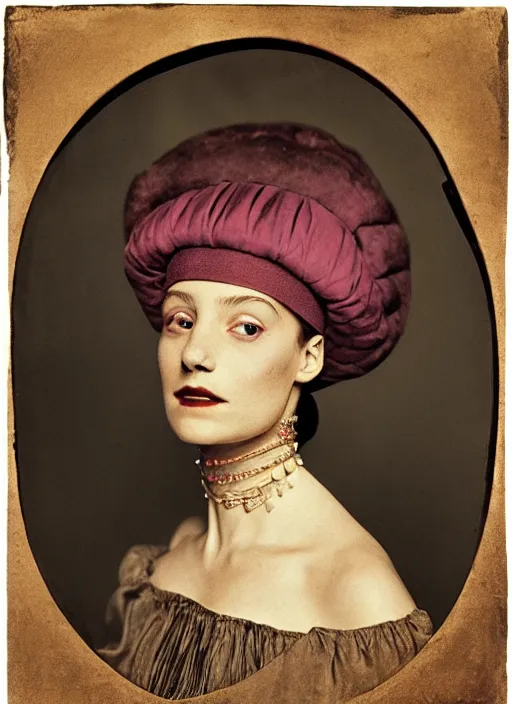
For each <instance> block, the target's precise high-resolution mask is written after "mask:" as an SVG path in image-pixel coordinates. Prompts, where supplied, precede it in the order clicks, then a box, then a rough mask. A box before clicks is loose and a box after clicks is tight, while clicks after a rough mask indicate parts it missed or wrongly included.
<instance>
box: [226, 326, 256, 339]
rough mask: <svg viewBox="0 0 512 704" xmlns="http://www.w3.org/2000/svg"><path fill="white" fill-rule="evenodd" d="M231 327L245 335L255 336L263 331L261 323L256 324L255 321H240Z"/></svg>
mask: <svg viewBox="0 0 512 704" xmlns="http://www.w3.org/2000/svg"><path fill="white" fill-rule="evenodd" d="M231 329H232V330H235V331H239V332H240V334H241V335H243V336H244V337H254V336H255V335H257V334H258V333H259V332H260V331H261V328H260V327H259V325H255V324H254V323H239V324H238V325H236V326H235V327H234V328H231Z"/></svg>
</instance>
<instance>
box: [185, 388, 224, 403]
mask: <svg viewBox="0 0 512 704" xmlns="http://www.w3.org/2000/svg"><path fill="white" fill-rule="evenodd" d="M174 395H175V396H176V398H177V399H178V401H179V402H180V404H181V405H182V406H194V407H201V406H216V405H217V404H219V403H225V401H224V399H222V398H220V397H219V396H216V395H215V394H214V393H213V392H212V391H209V390H208V389H205V388H204V387H202V386H198V387H196V388H194V387H192V386H184V387H183V388H181V389H179V390H178V391H176V393H175V394H174Z"/></svg>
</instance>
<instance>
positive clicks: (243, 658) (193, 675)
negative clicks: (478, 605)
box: [98, 545, 433, 704]
mask: <svg viewBox="0 0 512 704" xmlns="http://www.w3.org/2000/svg"><path fill="white" fill-rule="evenodd" d="M167 550H168V547H167V546H155V545H139V546H134V547H132V548H131V549H130V550H129V551H128V552H127V554H126V555H125V557H124V559H123V561H122V563H121V566H120V570H119V582H120V584H119V587H118V588H117V589H116V591H115V592H114V594H113V595H112V598H111V599H110V602H109V605H108V609H107V622H108V626H109V629H110V631H111V633H112V640H111V642H110V643H109V644H108V645H107V646H106V647H105V648H102V649H100V650H98V654H99V655H100V656H101V657H102V658H103V659H104V660H105V661H106V662H107V663H109V664H110V665H111V666H112V667H113V668H114V669H116V670H117V671H118V672H119V673H120V674H122V675H124V676H125V677H127V678H128V679H129V680H131V681H132V682H133V683H134V684H136V685H138V686H139V687H141V688H143V689H145V690H147V691H149V692H151V693H153V694H156V695H158V696H160V697H163V698H166V699H173V700H177V699H187V698H193V697H200V698H202V695H207V694H208V693H211V692H218V691H219V690H222V691H225V692H226V693H227V692H231V690H233V691H234V690H235V689H236V688H237V686H238V687H241V686H242V685H243V684H244V682H245V683H246V686H245V688H244V696H242V697H241V698H240V699H238V698H237V697H235V698H234V699H232V698H231V697H230V698H229V701H235V700H236V701H238V700H240V701H244V702H245V701H247V702H253V701H254V702H255V703H256V702H259V704H261V702H263V701H264V702H266V701H279V702H285V701H286V702H288V701H289V702H294V703H296V702H297V701H299V700H300V701H301V702H309V701H311V702H315V704H322V703H323V702H325V703H326V704H327V702H329V704H331V702H343V701H347V700H349V699H351V698H353V697H355V696H357V695H358V694H361V693H363V692H366V691H368V690H370V689H373V688H374V687H376V686H377V685H378V684H380V683H382V682H383V681H385V680H386V679H388V678H389V677H391V676H392V675H393V674H394V673H396V672H398V670H400V669H401V668H402V667H403V666H404V665H406V664H407V663H408V662H409V661H410V660H412V658H413V657H414V656H415V655H416V654H417V653H418V652H419V651H420V650H421V648H423V646H424V645H425V644H426V643H427V641H428V640H429V638H430V637H431V635H432V630H433V629H432V622H431V620H430V617H429V616H428V614H427V613H426V612H425V611H423V610H421V609H414V610H413V611H412V612H411V613H410V614H408V615H407V616H405V617H403V618H401V619H398V620H396V621H387V622H385V623H379V624H377V625H374V626H369V627H365V628H358V629H355V630H334V629H330V628H323V627H316V628H312V629H311V630H310V631H309V632H308V633H301V632H294V631H283V630H280V629H277V628H273V627H271V626H267V625H265V624H261V623H255V622H252V621H248V620H245V619H242V618H237V617H233V616H227V615H224V614H219V613H216V612H214V611H211V610H210V609H207V608H206V607H204V606H202V605H201V604H199V603H198V602H196V601H194V600H193V599H190V598H188V597H186V596H183V595H181V594H177V593H174V592H168V591H164V590H162V589H159V588H158V587H156V586H155V585H153V584H152V583H151V581H150V576H151V574H152V571H153V565H154V563H155V561H156V560H157V559H158V557H160V556H161V555H163V554H164V553H165V552H166V551H167ZM262 687H265V688H266V689H267V690H268V691H267V692H266V693H264V692H262V691H261V688H262ZM206 699H208V697H207V698H206ZM215 699H216V698H215ZM205 701H206V700H205ZM219 701H220V700H219ZM225 701H228V699H226V700H225Z"/></svg>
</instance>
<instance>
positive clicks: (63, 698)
mask: <svg viewBox="0 0 512 704" xmlns="http://www.w3.org/2000/svg"><path fill="white" fill-rule="evenodd" d="M165 20H167V22H166V21H165ZM505 23H506V11H505V9H503V8H446V9H443V8H370V9H368V8H332V7H303V6H299V7H293V8H290V7H286V6H284V7H283V6H281V7H278V6H257V7H256V6H238V7H237V6H200V5H174V6H163V5H160V6H147V7H144V6H101V7H98V6H96V7H95V6H91V7H85V6H84V7H74V8H52V7H48V8H27V7H17V8H11V9H9V10H8V14H7V38H6V51H7V79H8V87H7V102H6V115H7V132H8V137H9V146H10V155H11V168H10V183H9V196H10V208H9V224H10V232H9V244H10V256H9V280H10V290H11V292H12V278H13V271H14V263H15V259H16V251H17V247H18V244H19V241H20V236H21V231H22V226H23V223H24V220H25V216H26V214H27V211H28V207H29V205H30V202H31V200H32V197H33V195H34V193H35V190H36V188H37V185H38V183H39V181H40V179H41V177H42V175H43V172H44V170H45V168H46V166H47V165H48V163H49V161H50V160H51V158H52V157H53V155H54V154H55V153H56V151H57V149H58V148H59V146H60V145H61V144H62V142H63V140H64V139H65V138H66V136H67V135H68V134H69V132H70V131H71V129H72V128H73V127H74V126H75V124H76V123H77V122H78V121H79V120H80V118H81V117H82V115H83V114H84V113H85V112H86V111H87V110H88V109H89V108H90V107H91V106H93V105H94V104H95V103H96V102H97V101H98V99H99V98H101V96H103V95H104V94H105V93H106V92H107V91H109V90H110V89H112V88H113V87H115V86H116V85H118V84H119V83H121V82H122V81H123V80H124V79H126V78H127V77H128V76H131V75H133V74H134V73H136V72H137V71H139V70H140V69H142V68H143V67H145V66H148V65H149V64H152V63H154V62H155V61H158V60H159V59H162V58H164V57H167V56H171V55H174V54H178V53H180V52H183V51H184V50H186V49H190V48H192V47H194V46H200V45H205V44H211V43H216V42H221V41H227V40H232V39H239V38H247V37H251V38H258V37H259V38H268V37H269V36H271V37H273V38H275V39H284V40H288V41H295V42H299V43H301V44H304V45H310V46H313V47H316V48H317V49H319V50H321V51H325V52H328V53H329V54H331V55H333V57H339V58H341V59H343V60H345V61H348V62H350V63H351V64H353V65H354V66H355V67H356V68H360V69H361V70H363V71H364V72H366V73H367V74H369V75H370V76H372V77H373V78H375V79H376V80H377V81H379V82H380V83H381V84H383V85H384V86H386V87H387V89H388V90H389V91H390V92H391V93H392V94H393V95H394V96H396V97H397V98H398V99H399V100H400V101H401V102H402V104H404V105H405V106H407V108H408V109H409V110H410V111H411V112H412V113H413V114H414V115H415V117H416V119H417V121H418V122H419V123H420V124H421V125H422V127H423V128H424V130H426V131H427V132H428V134H429V136H430V138H431V139H432V140H433V142H434V143H435V145H436V147H437V149H438V151H439V152H440V153H441V155H442V158H443V160H444V163H445V165H446V167H447V169H448V171H449V173H450V174H451V177H452V179H453V182H454V183H455V184H456V187H457V189H458V191H459V193H460V196H461V199H462V202H463V204H464V207H465V209H466V212H467V215H468V218H469V220H470V223H471V224H472V226H473V227H474V230H475V233H476V236H477V239H478V243H479V246H480V249H481V252H482V256H483V259H484V262H485V265H486V267H487V271H488V275H489V284H490V290H491V294H492V298H493V303H494V309H495V310H494V312H495V320H496V332H497V353H498V358H499V359H498V399H497V401H498V418H497V441H496V454H495V466H494V477H493V486H492V492H491V496H490V502H489V508H488V514H487V520H486V524H485V528H484V531H483V535H482V538H481V541H480V545H479V548H478V552H477V555H476V558H475V561H474V563H473V567H472V569H471V572H470V575H469V577H468V579H467V581H466V584H465V585H464V588H463V590H462V593H461V594H460V596H459V598H458V600H457V603H456V605H455V607H454V608H453V610H452V612H451V613H450V615H449V616H448V618H447V619H446V621H445V622H444V624H443V625H442V626H441V628H440V629H439V630H438V631H437V633H436V634H435V635H434V637H433V638H432V640H431V641H430V642H429V643H428V644H427V646H426V647H425V648H424V649H423V651H422V652H421V653H420V654H419V655H418V656H417V657H416V658H415V659H414V660H413V661H412V662H411V663H410V664H409V665H407V666H406V667H405V668H404V669H403V670H402V671H401V672H399V673H398V674H396V675H395V676H394V677H392V678H391V679H390V680H388V681H386V682H384V683H383V684H382V685H380V686H379V687H378V688H377V689H375V690H373V691H371V692H368V693H366V694H364V695H361V696H360V697H358V698H357V699H355V700H352V701H357V702H362V703H366V702H367V703H368V704H372V703H375V704H377V703H378V702H391V701H392V702H393V704H400V703H401V702H403V703H404V704H405V702H407V704H410V703H411V702H413V701H418V702H420V701H424V695H423V693H424V692H428V693H429V695H430V696H435V697H436V701H437V702H439V704H441V702H446V703H447V704H448V702H450V703H451V702H453V701H455V700H457V701H464V700H466V701H484V700H485V701H493V702H497V701H500V702H501V701H505V643H506V636H505V633H506V622H505V604H506V584H505V539H504V531H505V527H504V444H503V429H504V427H503V407H504V388H503V378H504V377H503V366H504V239H505V218H506V188H507V134H506V130H507V94H506V51H507V49H506V42H507V35H506V26H505ZM468 36H470V37H472V39H471V43H470V44H469V45H468V42H467V39H466V37H468ZM50 37H51V41H49V38H50ZM397 47H398V50H397ZM63 56H69V57H72V58H71V60H70V61H63V60H62V57H63ZM112 56H115V57H116V60H115V61H112ZM41 115H44V116H46V117H44V118H41ZM496 164H497V165H498V166H497V167H496ZM9 411H10V421H9V429H10V439H11V442H10V443H9V444H10V449H9V508H8V511H9V575H8V587H9V639H8V643H9V646H8V647H9V661H10V662H9V669H10V673H9V674H10V692H9V696H10V701H11V702H14V703H17V702H20V703H21V702H23V704H25V703H26V702H32V701H35V700H36V697H37V701H38V702H44V703H45V704H46V702H48V704H50V703H51V704H64V702H65V703H66V704H74V703H75V702H76V704H78V703H82V702H83V701H84V699H87V700H91V701H92V700H94V699H98V700H101V701H105V702H109V704H110V703H112V704H117V703H118V702H119V704H120V703H121V702H123V704H125V703H126V704H143V703H145V702H147V704H151V702H156V701H162V702H163V701H167V700H164V699H161V698H160V697H157V696H155V695H152V694H149V693H148V692H145V691H143V690H141V689H139V688H138V687H136V686H135V685H133V684H131V683H130V682H129V681H128V680H126V679H124V678H123V677H121V676H120V675H118V674H117V673H116V672H115V671H114V670H112V669H111V668H110V667H109V666H108V665H106V664H105V663H103V662H102V661H101V660H100V659H99V658H98V657H97V656H96V655H95V654H94V653H93V652H92V651H91V650H90V649H89V648H88V647H87V646H86V644H85V643H84V642H83V641H82V639H81V638H80V636H79V635H78V634H77V633H76V632H75V631H74V629H73V628H72V626H71V625H70V624H69V623H68V622H67V620H66V619H65V617H64V616H63V615H62V614H61V612H60V611H59V609H58V607H57V605H56V604H55V602H54V601H53V599H52V597H51V596H50V594H49V592H48V590H47V587H46V586H45V584H44V582H43V580H42V577H41V576H40V574H39V572H38V570H37V567H36V564H35V561H34V559H33V557H32V554H31V551H30V548H29V545H28V542H27V538H26V534H25V528H24V524H23V518H22V515H21V509H20V502H19V498H18V494H17V479H16V467H15V458H14V450H13V447H12V445H13V443H12V440H13V410H12V398H11V399H10V402H9ZM492 450H493V448H491V452H492ZM42 645H44V647H41V646H42ZM461 653H465V655H466V657H465V658H464V659H463V658H462V657H461ZM57 662H58V663H59V665H58V667H57V666H56V663H57ZM471 662H478V663H479V671H478V673H476V672H474V671H473V670H472V669H471V670H470V668H471ZM41 673H45V676H44V678H41ZM271 675H272V668H265V669H264V670H262V671H260V672H258V673H256V674H255V675H253V676H252V677H251V678H249V679H250V680H251V683H250V684H249V685H248V686H249V687H251V685H252V684H253V682H254V684H256V682H257V683H258V688H261V690H262V691H265V689H266V687H267V686H269V685H270V679H269V676H270V677H271ZM247 682H248V680H245V681H242V682H240V683H239V684H238V685H235V686H233V687H231V688H229V701H230V702H233V704H238V702H240V704H241V703H242V702H244V701H246V694H247V689H248V687H247V685H246V683H247ZM413 693H414V694H413ZM225 697H226V694H225V690H224V691H222V690H220V691H218V692H213V693H211V694H209V695H205V696H203V697H197V698H195V699H194V701H198V702H199V701H200V702H205V704H220V702H226V698H225Z"/></svg>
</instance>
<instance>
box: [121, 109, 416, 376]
mask: <svg viewBox="0 0 512 704" xmlns="http://www.w3.org/2000/svg"><path fill="white" fill-rule="evenodd" d="M125 229H126V235H127V239H128V242H127V245H126V248H125V270H126V274H127V276H128V279H129V281H130V283H131V285H132V287H133V289H134V290H135V294H136V296H137V298H138V300H139V302H140V304H141V306H142V308H143V310H144V312H145V313H146V315H147V317H148V318H149V320H150V322H151V324H152V325H153V327H155V328H156V329H157V330H160V329H161V327H162V315H161V306H162V303H163V300H164V297H165V293H166V291H167V289H168V288H169V286H171V285H172V284H173V283H176V282H177V281H183V280H187V279H188V280H190V279H199V280H209V281H219V282H223V283H230V284H235V285H238V286H245V287H247V288H252V289H255V290H257V291H260V292H262V293H265V294H267V295H269V296H272V297H273V298H275V299H276V300H278V301H279V302H280V303H282V304H283V305H285V306H286V307H288V308H289V309H290V310H291V311H292V312H293V313H295V314H296V315H297V316H299V317H300V318H302V319H303V320H305V321H306V322H307V323H309V325H310V326H311V327H313V328H314V329H315V330H317V331H318V332H321V333H322V334H323V335H324V336H325V363H324V368H323V370H322V372H321V374H320V376H319V377H318V378H317V379H316V380H315V381H314V382H313V383H312V385H311V386H312V388H316V389H318V388H322V387H324V386H328V385H329V384H332V383H334V382H336V381H340V380H342V379H350V378H352V377H357V376H361V375H362V374H364V373H366V372H368V371H370V370H371V369H373V368H374V367H376V366H377V365H378V364H379V363H380V362H381V361H382V360H383V359H385V358H386V357H387V355H388V354H389V352H390V351H391V350H392V349H393V347H394V345H395V344H396V342H397V341H398V339H399V337H400V335H401V334H402V332H403V329H404V325H405V320H406V317H407V311H408V308H409V300H410V271H409V248H408V244H407V239H406V237H405V235H404V232H403V230H402V228H401V226H400V224H399V222H398V219H397V217H396V214H395V212H394V209H393V207H392V205H391V203H390V202H389V200H388V199H387V197H386V195H385V194H384V192H383V190H382V188H381V186H380V185H379V183H378V181H377V180H376V178H375V176H374V175H373V173H372V172H371V170H370V169H369V167H368V166H367V165H366V164H365V162H364V161H363V160H362V159H361V157H360V156H359V155H358V154H356V153H355V152H354V151H352V150H351V149H349V148H347V147H345V146H342V145H341V144H340V143H339V142H337V141H336V140H335V139H334V137H332V136H331V135H329V134H327V133H326V132H323V131H321V130H319V129H316V128H313V127H307V126H304V125H296V124H289V123H276V124H258V125H254V124H244V125H233V126H231V127H225V128H221V129H216V130H212V131H210V132H206V133H205V134H201V135H199V136H196V137H192V138H191V139H188V140H186V141H185V142H182V143H181V144H179V145H178V146H177V147H175V148H174V149H172V150H171V151H170V152H168V153H166V154H165V155H164V156H163V157H161V158H160V159H159V160H158V161H157V162H155V163H154V164H153V165H152V166H151V167H150V168H149V169H148V170H147V171H145V172H144V173H143V174H141V175H139V176H137V177H136V178H135V179H134V181H133V183H132V185H131V187H130V190H129V192H128V196H127V200H126V206H125Z"/></svg>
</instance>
